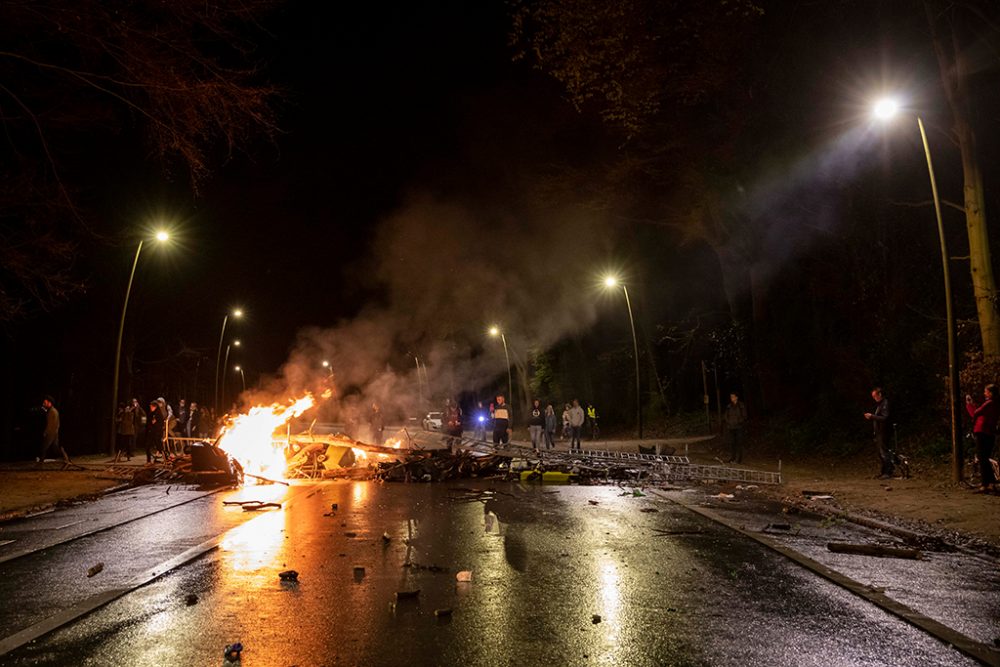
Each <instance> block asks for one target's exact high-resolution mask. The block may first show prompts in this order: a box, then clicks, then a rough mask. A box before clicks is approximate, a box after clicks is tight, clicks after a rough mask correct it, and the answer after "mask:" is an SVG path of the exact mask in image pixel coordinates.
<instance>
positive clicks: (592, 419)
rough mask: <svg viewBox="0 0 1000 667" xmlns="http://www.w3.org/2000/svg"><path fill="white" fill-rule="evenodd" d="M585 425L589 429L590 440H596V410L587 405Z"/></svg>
mask: <svg viewBox="0 0 1000 667" xmlns="http://www.w3.org/2000/svg"><path fill="white" fill-rule="evenodd" d="M587 425H588V426H589V427H590V439H591V440H597V409H596V408H595V407H594V406H593V405H591V404H590V403H587Z"/></svg>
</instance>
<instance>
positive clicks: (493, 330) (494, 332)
mask: <svg viewBox="0 0 1000 667" xmlns="http://www.w3.org/2000/svg"><path fill="white" fill-rule="evenodd" d="M490 335H491V336H494V337H496V336H500V340H501V341H502V342H503V356H504V358H505V359H506V360H507V397H508V398H509V399H510V404H511V405H515V403H514V382H513V380H512V379H511V374H510V353H508V351H507V337H506V336H504V335H503V331H501V330H500V327H498V326H495V325H494V326H492V327H490Z"/></svg>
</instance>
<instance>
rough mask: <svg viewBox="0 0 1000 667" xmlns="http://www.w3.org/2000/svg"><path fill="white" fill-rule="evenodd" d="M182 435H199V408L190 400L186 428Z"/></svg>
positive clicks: (193, 436) (196, 436) (197, 436)
mask: <svg viewBox="0 0 1000 667" xmlns="http://www.w3.org/2000/svg"><path fill="white" fill-rule="evenodd" d="M184 435H185V436H187V437H188V438H200V437H201V408H200V407H198V404H197V403H196V402H195V401H191V407H190V408H188V420H187V429H186V431H185V433H184Z"/></svg>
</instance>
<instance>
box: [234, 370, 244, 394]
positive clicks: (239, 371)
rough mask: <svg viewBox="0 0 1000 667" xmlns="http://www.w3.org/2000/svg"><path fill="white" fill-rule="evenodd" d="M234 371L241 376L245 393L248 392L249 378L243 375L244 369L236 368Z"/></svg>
mask: <svg viewBox="0 0 1000 667" xmlns="http://www.w3.org/2000/svg"><path fill="white" fill-rule="evenodd" d="M233 370H234V371H236V372H237V373H239V374H240V380H241V381H242V382H243V391H244V393H245V392H246V390H247V376H246V375H245V374H244V373H243V367H242V366H234V367H233Z"/></svg>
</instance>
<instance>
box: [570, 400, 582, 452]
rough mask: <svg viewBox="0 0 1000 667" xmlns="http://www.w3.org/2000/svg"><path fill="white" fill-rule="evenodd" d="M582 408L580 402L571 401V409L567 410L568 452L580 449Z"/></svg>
mask: <svg viewBox="0 0 1000 667" xmlns="http://www.w3.org/2000/svg"><path fill="white" fill-rule="evenodd" d="M583 420H584V414H583V408H581V407H580V401H578V400H577V399H575V398H574V399H573V407H571V408H570V409H569V437H570V440H569V450H570V451H573V450H574V449H580V432H581V431H582V430H583Z"/></svg>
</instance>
